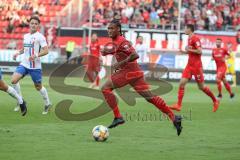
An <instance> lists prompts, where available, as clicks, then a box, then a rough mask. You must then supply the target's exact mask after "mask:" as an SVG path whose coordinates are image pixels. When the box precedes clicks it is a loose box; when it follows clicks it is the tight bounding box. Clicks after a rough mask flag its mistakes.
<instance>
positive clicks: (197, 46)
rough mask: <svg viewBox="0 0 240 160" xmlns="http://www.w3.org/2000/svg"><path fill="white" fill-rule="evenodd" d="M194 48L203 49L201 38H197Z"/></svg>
mask: <svg viewBox="0 0 240 160" xmlns="http://www.w3.org/2000/svg"><path fill="white" fill-rule="evenodd" d="M194 47H195V48H196V49H198V48H201V42H200V39H199V38H195V39H194Z"/></svg>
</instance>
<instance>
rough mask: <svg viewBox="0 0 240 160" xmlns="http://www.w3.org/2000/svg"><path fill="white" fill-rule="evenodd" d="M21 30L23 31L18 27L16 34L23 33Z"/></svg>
mask: <svg viewBox="0 0 240 160" xmlns="http://www.w3.org/2000/svg"><path fill="white" fill-rule="evenodd" d="M21 30H22V29H21V28H20V27H17V28H16V29H15V31H14V32H15V33H21Z"/></svg>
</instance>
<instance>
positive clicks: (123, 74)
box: [111, 69, 149, 91]
mask: <svg viewBox="0 0 240 160" xmlns="http://www.w3.org/2000/svg"><path fill="white" fill-rule="evenodd" d="M111 80H112V83H113V85H114V87H115V88H121V87H123V86H125V85H127V84H129V85H131V86H132V87H133V88H134V89H135V90H136V91H144V90H148V89H149V85H148V84H147V82H145V80H144V75H143V71H141V70H136V71H132V70H128V69H121V70H119V71H117V72H116V73H113V74H112V75H111Z"/></svg>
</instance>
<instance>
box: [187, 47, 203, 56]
mask: <svg viewBox="0 0 240 160" xmlns="http://www.w3.org/2000/svg"><path fill="white" fill-rule="evenodd" d="M186 51H187V52H192V53H196V54H202V48H201V47H199V48H197V49H190V48H188V49H186Z"/></svg>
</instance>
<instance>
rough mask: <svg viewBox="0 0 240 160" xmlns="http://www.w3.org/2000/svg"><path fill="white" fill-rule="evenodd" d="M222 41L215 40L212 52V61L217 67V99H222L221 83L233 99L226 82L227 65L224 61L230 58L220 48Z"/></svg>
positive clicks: (225, 51) (226, 52)
mask: <svg viewBox="0 0 240 160" xmlns="http://www.w3.org/2000/svg"><path fill="white" fill-rule="evenodd" d="M221 44H222V39H220V38H218V39H217V40H216V47H217V48H214V49H213V50H212V58H213V59H214V61H215V63H216V66H217V77H216V80H217V87H218V96H217V97H218V98H222V82H223V84H224V86H225V88H226V89H227V91H228V93H229V94H230V98H233V97H234V93H232V89H231V86H230V84H229V83H228V82H227V80H226V72H227V65H226V59H227V58H229V57H230V55H229V53H228V51H227V50H226V49H224V48H222V47H221Z"/></svg>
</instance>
